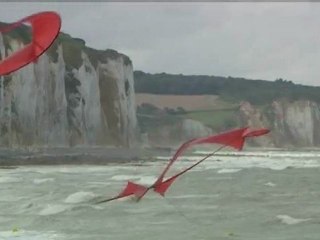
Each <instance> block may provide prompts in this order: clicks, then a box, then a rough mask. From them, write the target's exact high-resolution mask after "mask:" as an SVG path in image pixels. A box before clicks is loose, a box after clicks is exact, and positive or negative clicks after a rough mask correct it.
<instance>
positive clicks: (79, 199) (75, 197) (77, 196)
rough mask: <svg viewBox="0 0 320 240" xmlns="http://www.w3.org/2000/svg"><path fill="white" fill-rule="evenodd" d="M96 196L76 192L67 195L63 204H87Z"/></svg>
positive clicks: (90, 193)
mask: <svg viewBox="0 0 320 240" xmlns="http://www.w3.org/2000/svg"><path fill="white" fill-rule="evenodd" d="M96 197H97V196H96V195H95V194H94V193H92V192H76V193H73V194H71V195H69V196H68V197H67V198H66V199H65V200H64V202H65V203H83V202H89V201H90V200H92V199H94V198H96Z"/></svg>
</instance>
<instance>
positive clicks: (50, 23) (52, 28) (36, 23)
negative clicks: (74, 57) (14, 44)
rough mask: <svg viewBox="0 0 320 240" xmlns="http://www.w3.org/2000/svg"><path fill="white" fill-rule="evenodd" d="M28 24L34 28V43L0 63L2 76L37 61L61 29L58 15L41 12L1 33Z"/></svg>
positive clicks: (3, 29) (0, 30)
mask: <svg viewBox="0 0 320 240" xmlns="http://www.w3.org/2000/svg"><path fill="white" fill-rule="evenodd" d="M26 22H28V23H30V24H31V27H32V42H31V43H29V44H28V45H26V46H25V47H24V48H22V49H20V50H18V51H17V52H15V53H13V54H12V55H10V56H8V57H7V58H5V59H3V60H2V61H1V62H0V75H6V74H10V73H12V72H14V71H16V70H18V69H20V68H22V67H24V66H25V65H27V64H29V63H31V62H33V61H35V60H36V59H37V58H38V57H40V56H41V55H42V54H43V53H44V52H45V51H46V50H47V49H48V48H49V47H50V46H51V44H52V43H53V42H54V40H55V39H56V38H57V36H58V34H59V32H60V28H61V19H60V16H59V15H58V14H57V13H55V12H41V13H36V14H34V15H31V16H29V17H26V18H24V19H22V20H20V21H18V22H16V23H13V24H11V25H9V26H7V27H5V28H2V29H0V32H8V31H10V30H12V29H14V28H16V27H19V26H21V25H22V24H23V23H26Z"/></svg>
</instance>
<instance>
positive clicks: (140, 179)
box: [111, 175, 157, 185]
mask: <svg viewBox="0 0 320 240" xmlns="http://www.w3.org/2000/svg"><path fill="white" fill-rule="evenodd" d="M156 179H157V177H156V176H148V175H115V176H113V177H111V180H114V181H134V182H135V183H138V184H143V185H150V184H153V183H154V182H155V181H156Z"/></svg>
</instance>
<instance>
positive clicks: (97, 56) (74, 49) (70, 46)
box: [0, 22, 132, 69]
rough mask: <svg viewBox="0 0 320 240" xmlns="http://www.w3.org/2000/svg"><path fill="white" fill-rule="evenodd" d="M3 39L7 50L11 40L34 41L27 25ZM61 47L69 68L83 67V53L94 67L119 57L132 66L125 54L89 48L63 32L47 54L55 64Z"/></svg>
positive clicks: (25, 42)
mask: <svg viewBox="0 0 320 240" xmlns="http://www.w3.org/2000/svg"><path fill="white" fill-rule="evenodd" d="M8 25H9V24H7V23H3V22H0V28H1V27H5V26H8ZM3 38H4V43H5V46H6V48H10V47H9V44H8V43H9V41H10V39H16V40H20V41H21V42H23V43H24V44H28V43H30V42H31V40H32V35H31V28H30V27H29V26H27V25H21V26H19V27H17V28H15V29H13V30H12V31H10V32H8V33H5V34H3ZM59 45H61V46H62V49H63V57H64V61H65V63H66V65H67V67H68V68H77V69H78V68H79V67H80V66H81V65H82V57H81V52H82V51H83V52H85V53H86V54H87V55H88V57H89V59H90V61H91V63H92V64H93V66H94V67H97V65H98V62H103V63H105V62H106V61H107V59H118V58H119V57H122V59H123V61H124V64H125V65H129V64H132V62H131V60H130V58H129V57H128V56H126V55H124V54H121V53H119V52H117V51H115V50H112V49H106V50H97V49H94V48H91V47H88V46H86V42H85V41H84V40H83V39H81V38H74V37H72V36H71V35H69V34H66V33H63V32H60V33H59V36H58V38H57V39H56V40H55V42H54V43H53V44H52V46H51V47H50V48H49V49H48V50H47V52H46V53H47V54H48V55H49V56H50V57H51V58H52V60H53V61H54V62H56V61H57V58H58V54H57V49H58V46H59Z"/></svg>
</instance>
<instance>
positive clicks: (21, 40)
mask: <svg viewBox="0 0 320 240" xmlns="http://www.w3.org/2000/svg"><path fill="white" fill-rule="evenodd" d="M26 31H27V30H26ZM21 36H28V35H27V34H26V33H25V34H23V35H22V34H20V35H19V34H18V35H17V34H15V35H12V34H11V35H10V34H7V35H4V36H2V35H0V59H2V58H4V57H5V56H8V55H9V54H11V53H12V52H14V51H16V50H18V49H20V48H22V47H23V46H24V45H25V44H26V43H27V42H28V39H26V37H21ZM134 98H135V95H134V81H133V66H132V62H131V60H130V59H129V58H128V57H127V56H125V55H123V54H121V53H118V52H116V51H114V50H110V49H108V50H105V51H99V50H95V49H92V48H89V47H87V46H86V45H85V42H84V41H83V40H81V39H75V38H72V37H71V36H69V35H67V34H63V33H61V34H60V35H59V37H58V39H57V40H56V41H55V43H54V45H53V46H52V47H51V48H50V49H49V50H48V51H47V52H46V53H45V54H44V55H42V56H41V57H40V58H39V59H38V60H37V62H35V63H32V64H29V65H27V66H26V67H24V68H22V69H20V70H18V71H16V72H14V73H12V74H10V75H8V76H5V77H2V78H1V81H0V136H1V137H0V145H1V146H10V147H12V146H50V147H59V146H75V145H85V146H90V145H115V146H132V145H134V143H135V141H136V137H137V133H138V131H137V119H136V110H135V104H134V103H135V99H134Z"/></svg>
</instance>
